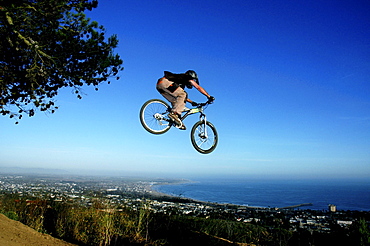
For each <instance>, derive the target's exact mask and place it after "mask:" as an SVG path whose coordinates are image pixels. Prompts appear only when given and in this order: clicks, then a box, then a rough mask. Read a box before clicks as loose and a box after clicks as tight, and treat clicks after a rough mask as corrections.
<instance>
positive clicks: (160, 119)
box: [140, 99, 171, 134]
mask: <svg viewBox="0 0 370 246" xmlns="http://www.w3.org/2000/svg"><path fill="white" fill-rule="evenodd" d="M170 110H171V108H170V106H169V105H168V104H167V103H166V102H164V101H162V100H159V99H151V100H149V101H147V102H146V103H144V105H143V106H142V107H141V109H140V122H141V124H142V125H143V127H144V128H145V130H147V131H148V132H150V133H152V134H163V133H165V132H167V131H168V130H169V129H170V128H171V124H170V121H169V119H168V117H167V115H168V113H169V112H170Z"/></svg>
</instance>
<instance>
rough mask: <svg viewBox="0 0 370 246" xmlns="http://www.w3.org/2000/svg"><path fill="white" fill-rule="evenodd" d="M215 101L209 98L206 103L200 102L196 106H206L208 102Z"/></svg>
mask: <svg viewBox="0 0 370 246" xmlns="http://www.w3.org/2000/svg"><path fill="white" fill-rule="evenodd" d="M212 103H213V100H208V101H207V102H205V103H198V104H197V106H196V107H198V108H199V107H204V106H207V105H208V104H212Z"/></svg>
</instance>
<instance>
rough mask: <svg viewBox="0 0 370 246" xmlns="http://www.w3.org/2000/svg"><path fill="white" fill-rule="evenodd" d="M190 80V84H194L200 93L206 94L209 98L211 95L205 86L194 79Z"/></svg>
mask: <svg viewBox="0 0 370 246" xmlns="http://www.w3.org/2000/svg"><path fill="white" fill-rule="evenodd" d="M189 81H190V84H191V85H192V86H194V87H195V88H196V89H197V90H198V91H199V92H200V93H202V94H203V95H205V96H206V97H207V98H208V99H209V98H210V97H211V96H210V95H209V94H208V92H207V91H206V90H205V89H203V87H201V86H200V85H198V83H197V82H195V81H194V80H189Z"/></svg>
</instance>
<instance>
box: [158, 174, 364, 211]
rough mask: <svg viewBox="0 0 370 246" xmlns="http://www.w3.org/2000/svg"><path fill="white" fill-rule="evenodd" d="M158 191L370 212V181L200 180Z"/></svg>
mask: <svg viewBox="0 0 370 246" xmlns="http://www.w3.org/2000/svg"><path fill="white" fill-rule="evenodd" d="M153 189H155V190H156V191H159V192H162V193H165V194H169V195H173V196H178V197H186V198H191V199H194V200H200V201H205V202H215V203H220V204H222V203H230V204H236V205H247V206H256V207H271V208H282V207H288V206H294V205H298V204H306V203H311V204H312V205H310V206H302V207H300V209H313V210H327V209H328V205H329V204H333V205H335V206H336V207H337V210H358V211H370V180H369V179H367V180H364V179H362V180H322V179H321V180H257V179H254V180H245V179H230V178H229V179H222V178H218V179H215V178H198V179H197V180H192V181H189V182H185V183H180V184H173V185H172V184H171V185H156V186H154V187H153Z"/></svg>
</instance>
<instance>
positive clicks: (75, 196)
mask: <svg viewBox="0 0 370 246" xmlns="http://www.w3.org/2000/svg"><path fill="white" fill-rule="evenodd" d="M179 182H184V180H171V179H168V180H166V179H149V178H130V177H120V178H119V177H97V176H94V177H88V176H66V175H65V176H57V175H32V174H26V175H15V174H1V173H0V192H1V193H0V194H9V193H10V194H17V195H18V196H19V197H35V198H41V199H45V200H53V201H55V202H58V201H60V202H66V201H67V202H68V201H73V202H77V203H79V204H81V205H83V206H91V205H92V204H93V202H94V200H95V199H104V200H106V201H107V202H109V203H110V204H112V205H114V206H115V207H116V208H117V209H119V208H120V207H121V208H122V207H130V208H131V209H134V210H136V209H139V208H140V207H141V206H142V204H143V203H145V204H146V206H147V207H148V208H149V209H151V210H152V211H153V212H155V213H165V214H174V213H178V214H184V215H191V216H200V217H205V218H207V217H211V216H214V215H215V214H217V215H222V216H223V217H225V218H229V219H233V220H236V221H241V222H246V223H260V224H264V223H267V220H269V219H271V218H274V220H280V222H281V223H285V224H287V226H288V227H289V229H290V230H292V231H294V230H297V229H299V228H305V229H308V230H314V231H319V232H330V230H331V228H332V225H333V224H336V225H337V226H340V227H348V226H350V225H351V224H352V223H353V222H354V221H356V220H358V219H359V218H369V216H370V212H365V211H338V210H337V208H336V206H335V204H328V208H327V210H322V211H317V210H309V209H306V210H302V209H300V207H301V206H306V205H309V204H299V205H297V206H291V207H286V208H261V207H248V206H239V205H233V204H218V203H210V202H202V201H195V200H191V199H187V198H183V197H174V196H169V195H166V194H161V193H158V192H156V191H154V190H153V189H152V187H153V186H155V185H166V184H175V183H179Z"/></svg>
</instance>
